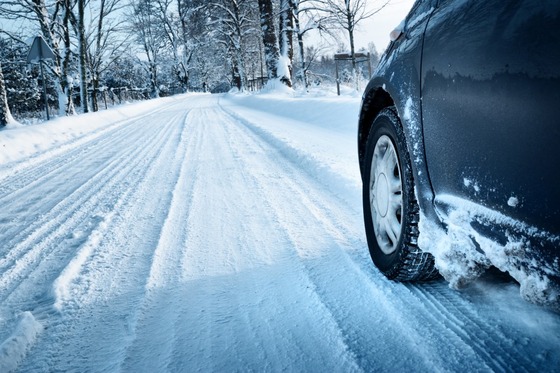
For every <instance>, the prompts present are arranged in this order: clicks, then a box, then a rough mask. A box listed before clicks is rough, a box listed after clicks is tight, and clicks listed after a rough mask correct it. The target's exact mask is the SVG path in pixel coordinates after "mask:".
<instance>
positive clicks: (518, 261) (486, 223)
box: [418, 195, 560, 309]
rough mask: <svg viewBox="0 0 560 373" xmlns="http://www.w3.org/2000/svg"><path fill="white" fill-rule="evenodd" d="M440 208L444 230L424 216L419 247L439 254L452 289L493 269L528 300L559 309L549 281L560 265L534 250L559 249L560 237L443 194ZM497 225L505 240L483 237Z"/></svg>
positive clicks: (559, 271)
mask: <svg viewBox="0 0 560 373" xmlns="http://www.w3.org/2000/svg"><path fill="white" fill-rule="evenodd" d="M435 204H436V206H438V208H437V211H438V214H439V215H440V218H441V220H442V222H443V223H444V224H445V229H443V228H442V227H441V226H439V225H438V224H436V223H434V222H431V221H430V220H429V219H427V218H426V217H425V216H421V219H420V224H419V227H420V237H419V240H418V244H419V246H420V248H421V249H422V250H424V251H427V252H429V253H431V254H432V255H434V257H435V260H436V266H437V268H438V269H439V271H440V273H441V275H442V276H443V277H444V278H445V279H446V280H447V281H448V282H449V284H450V286H451V287H453V288H462V287H464V286H466V285H467V284H469V283H471V282H472V281H474V280H475V279H477V278H478V277H479V276H480V275H481V274H482V273H484V272H485V271H486V270H487V269H488V268H489V267H490V266H492V265H493V266H495V267H496V268H498V269H499V270H501V271H503V272H508V273H509V274H510V275H511V276H512V277H513V278H515V279H516V280H517V281H518V282H519V284H520V293H521V296H522V297H523V298H524V299H526V300H528V301H530V302H532V303H536V304H540V305H545V306H550V307H553V308H555V309H558V308H559V307H560V289H558V286H557V285H555V284H554V282H553V281H551V279H550V277H557V276H559V275H560V263H558V261H555V262H553V263H548V262H547V261H545V260H544V259H543V258H541V257H539V256H537V255H534V253H533V250H532V248H533V247H534V245H538V244H545V245H558V243H559V242H560V237H558V236H554V235H552V234H550V233H548V232H544V231H542V230H539V229H537V228H535V227H531V226H528V225H527V224H525V223H523V222H520V221H517V220H515V219H512V218H510V217H507V216H505V215H503V214H501V213H500V212H498V211H495V210H492V209H489V208H487V207H484V206H481V205H479V204H476V203H473V202H471V201H467V200H464V199H461V198H458V197H456V196H452V195H443V196H438V197H437V198H436V201H435ZM481 227H483V228H482V229H481ZM484 227H486V228H484ZM495 227H499V228H498V229H501V230H502V231H503V239H501V240H497V239H495V238H494V237H490V236H489V235H487V234H484V230H485V229H495Z"/></svg>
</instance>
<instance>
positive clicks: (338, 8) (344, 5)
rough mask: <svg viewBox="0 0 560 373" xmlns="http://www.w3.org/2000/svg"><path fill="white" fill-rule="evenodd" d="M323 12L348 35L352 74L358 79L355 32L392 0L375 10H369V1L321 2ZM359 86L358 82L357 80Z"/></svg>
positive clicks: (386, 0)
mask: <svg viewBox="0 0 560 373" xmlns="http://www.w3.org/2000/svg"><path fill="white" fill-rule="evenodd" d="M319 1H320V2H321V6H320V8H321V10H322V11H323V12H324V13H325V14H327V15H328V18H329V20H330V21H331V22H332V23H333V24H335V25H338V26H339V27H340V28H341V29H343V30H345V31H346V32H347V33H348V41H349V43H350V56H351V61H352V74H353V76H354V78H355V79H356V51H355V45H354V31H355V30H356V27H357V25H358V24H359V23H360V22H362V21H363V20H365V19H367V18H370V17H371V16H373V15H374V14H376V13H377V12H379V11H380V10H381V9H383V8H384V7H385V6H386V5H387V4H388V3H389V1H390V0H382V1H383V3H382V4H381V5H380V6H379V7H377V8H375V9H368V8H367V6H366V5H367V0H319ZM356 84H357V80H356Z"/></svg>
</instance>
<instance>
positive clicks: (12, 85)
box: [0, 0, 389, 126]
mask: <svg viewBox="0 0 560 373" xmlns="http://www.w3.org/2000/svg"><path fill="white" fill-rule="evenodd" d="M366 1H367V0H212V1H205V0H0V126H2V125H4V124H6V123H8V122H9V121H10V120H13V118H14V117H15V119H16V120H25V119H29V118H42V117H43V115H44V114H43V111H44V95H43V78H42V76H43V75H42V74H41V73H40V65H39V64H38V63H29V62H28V61H27V56H28V53H29V49H30V45H31V42H32V40H33V38H34V37H35V36H37V35H39V36H41V37H42V39H43V40H44V41H45V43H46V44H47V45H48V46H49V47H50V49H51V50H52V51H53V54H54V58H52V59H49V60H46V61H44V62H43V63H42V65H43V68H44V72H45V73H44V77H45V78H44V79H45V82H44V83H45V87H46V92H47V95H46V96H47V101H48V105H49V107H50V108H51V110H52V111H53V112H54V113H58V115H75V114H77V113H83V112H88V111H98V110H100V109H104V108H107V107H109V106H111V105H114V104H119V103H122V102H125V101H131V100H140V99H149V98H155V97H162V96H168V95H173V94H177V93H183V92H188V91H202V92H227V91H229V90H231V89H232V88H234V89H237V90H240V91H252V90H258V89H260V88H262V87H263V85H264V84H265V83H266V82H267V81H269V80H278V81H279V82H281V83H282V84H285V85H287V86H289V87H294V88H298V89H307V88H309V87H311V86H317V85H321V84H332V83H334V82H335V61H334V53H333V50H336V51H337V52H345V53H348V54H349V56H350V58H349V60H348V61H347V62H344V63H343V64H342V65H340V66H339V70H340V71H339V81H341V82H342V83H347V84H349V85H350V86H355V87H358V84H357V82H358V81H359V80H360V79H365V78H367V75H368V71H367V70H368V69H367V66H366V65H365V64H363V63H357V62H356V59H355V54H356V53H357V52H358V51H357V50H356V46H355V45H354V44H355V42H354V36H353V35H354V31H355V28H356V27H357V25H358V24H359V23H360V22H362V21H364V20H365V19H368V18H369V17H371V16H372V15H374V14H375V13H376V12H377V11H379V10H380V9H382V8H383V7H384V6H386V5H387V4H388V3H389V1H388V0H378V2H377V3H375V2H374V3H375V4H376V5H375V6H374V7H373V8H372V7H371V4H370V6H368V7H366ZM360 52H361V53H368V52H369V53H370V60H371V63H372V65H375V64H376V63H377V60H378V58H379V56H378V52H377V50H376V48H375V45H374V44H373V43H370V44H369V45H368V47H367V49H365V48H362V50H360ZM86 93H87V94H86Z"/></svg>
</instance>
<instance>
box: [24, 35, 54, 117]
mask: <svg viewBox="0 0 560 373" xmlns="http://www.w3.org/2000/svg"><path fill="white" fill-rule="evenodd" d="M54 58H55V55H54V52H53V51H52V49H51V48H50V47H49V46H48V44H47V43H45V41H44V40H43V38H42V37H41V36H36V37H35V39H34V40H33V44H32V45H31V49H30V50H29V53H28V54H27V63H37V61H38V62H39V65H40V66H41V80H42V81H43V94H44V96H45V110H46V111H47V120H50V119H51V118H50V115H49V102H48V99H47V84H46V82H45V72H44V71H43V62H44V61H46V60H52V59H54Z"/></svg>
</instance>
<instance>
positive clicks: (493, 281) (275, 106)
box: [0, 95, 560, 372]
mask: <svg viewBox="0 0 560 373" xmlns="http://www.w3.org/2000/svg"><path fill="white" fill-rule="evenodd" d="M358 103H359V100H358V99H356V98H343V99H339V98H333V97H326V98H291V97H283V96H281V97H276V96H266V95H264V96H245V95H239V96H217V95H185V96H178V97H175V98H169V99H164V100H159V101H157V104H151V105H152V107H150V108H149V110H147V109H146V110H143V111H142V110H141V109H140V106H138V105H137V106H136V108H137V111H138V112H140V114H134V115H132V114H130V115H128V116H121V117H119V118H118V120H116V119H114V117H113V119H111V118H112V117H111V116H110V115H108V114H92V115H90V116H89V117H88V116H86V118H89V119H88V120H89V121H90V122H96V121H97V123H95V125H91V126H90V127H88V129H87V130H84V131H81V132H79V133H78V132H76V131H74V132H73V134H72V135H71V136H69V135H68V131H71V129H68V128H70V127H71V126H70V127H68V128H67V127H64V126H65V125H67V123H69V122H68V121H69V120H70V119H68V118H64V119H63V120H61V121H60V123H59V126H58V128H66V129H65V130H64V129H63V130H59V131H58V132H56V131H54V130H53V133H54V132H56V133H58V135H57V136H58V137H56V136H54V137H51V138H50V143H49V145H48V146H41V145H40V144H41V142H39V143H38V145H36V146H35V147H34V148H35V149H33V147H31V150H29V149H30V147H29V146H27V145H28V144H27V145H21V148H22V150H21V151H20V152H19V153H18V152H17V151H15V152H14V151H12V152H10V153H9V154H8V153H6V155H5V157H4V158H5V159H6V161H5V164H3V165H2V166H0V227H1V230H0V372H4V371H10V370H16V371H22V372H50V371H76V372H85V371H95V372H97V371H111V372H112V371H123V372H160V371H172V372H191V371H202V372H226V371H345V372H346V371H417V372H419V371H425V372H433V371H470V372H475V371H498V372H500V371H554V370H557V369H558V367H560V316H559V315H557V314H554V313H551V312H549V311H547V310H545V309H542V308H539V307H537V306H533V305H531V304H528V303H525V302H524V301H522V300H521V299H520V298H519V296H518V294H517V292H518V289H517V285H516V284H515V283H513V282H511V280H509V279H507V278H505V277H500V276H497V275H489V276H486V277H485V278H483V279H481V280H480V281H478V282H477V283H475V284H474V285H473V286H472V287H470V288H469V289H466V290H465V291H463V292H456V291H454V290H451V289H449V288H448V287H447V284H446V283H445V282H443V281H439V282H438V281H436V282H433V283H429V284H422V285H403V284H398V283H393V282H391V281H388V280H386V279H385V278H384V277H383V276H382V275H381V274H380V273H378V271H377V270H376V269H375V268H374V267H373V265H372V264H371V260H370V259H369V256H368V253H367V248H366V243H365V238H364V235H363V227H362V217H361V205H360V180H359V175H358V166H357V160H356V155H355V152H356V149H355V126H356V117H357V110H358ZM102 115H105V116H104V117H102ZM65 120H66V122H64V121H65ZM65 123H66V124H65ZM24 130H27V132H25V131H24ZM18 131H20V132H21V133H19V134H18ZM24 132H25V133H24ZM28 132H29V130H28V129H26V128H24V129H10V130H5V131H2V133H0V135H4V136H5V137H0V146H2V147H3V148H2V147H0V152H1V151H2V150H1V149H6V146H8V147H10V141H14V142H15V143H17V141H18V139H20V140H19V141H24V140H21V139H28V138H32V139H34V138H35V137H29V133H28ZM26 136H27V137H26ZM4 151H5V152H7V151H6V150H4Z"/></svg>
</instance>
